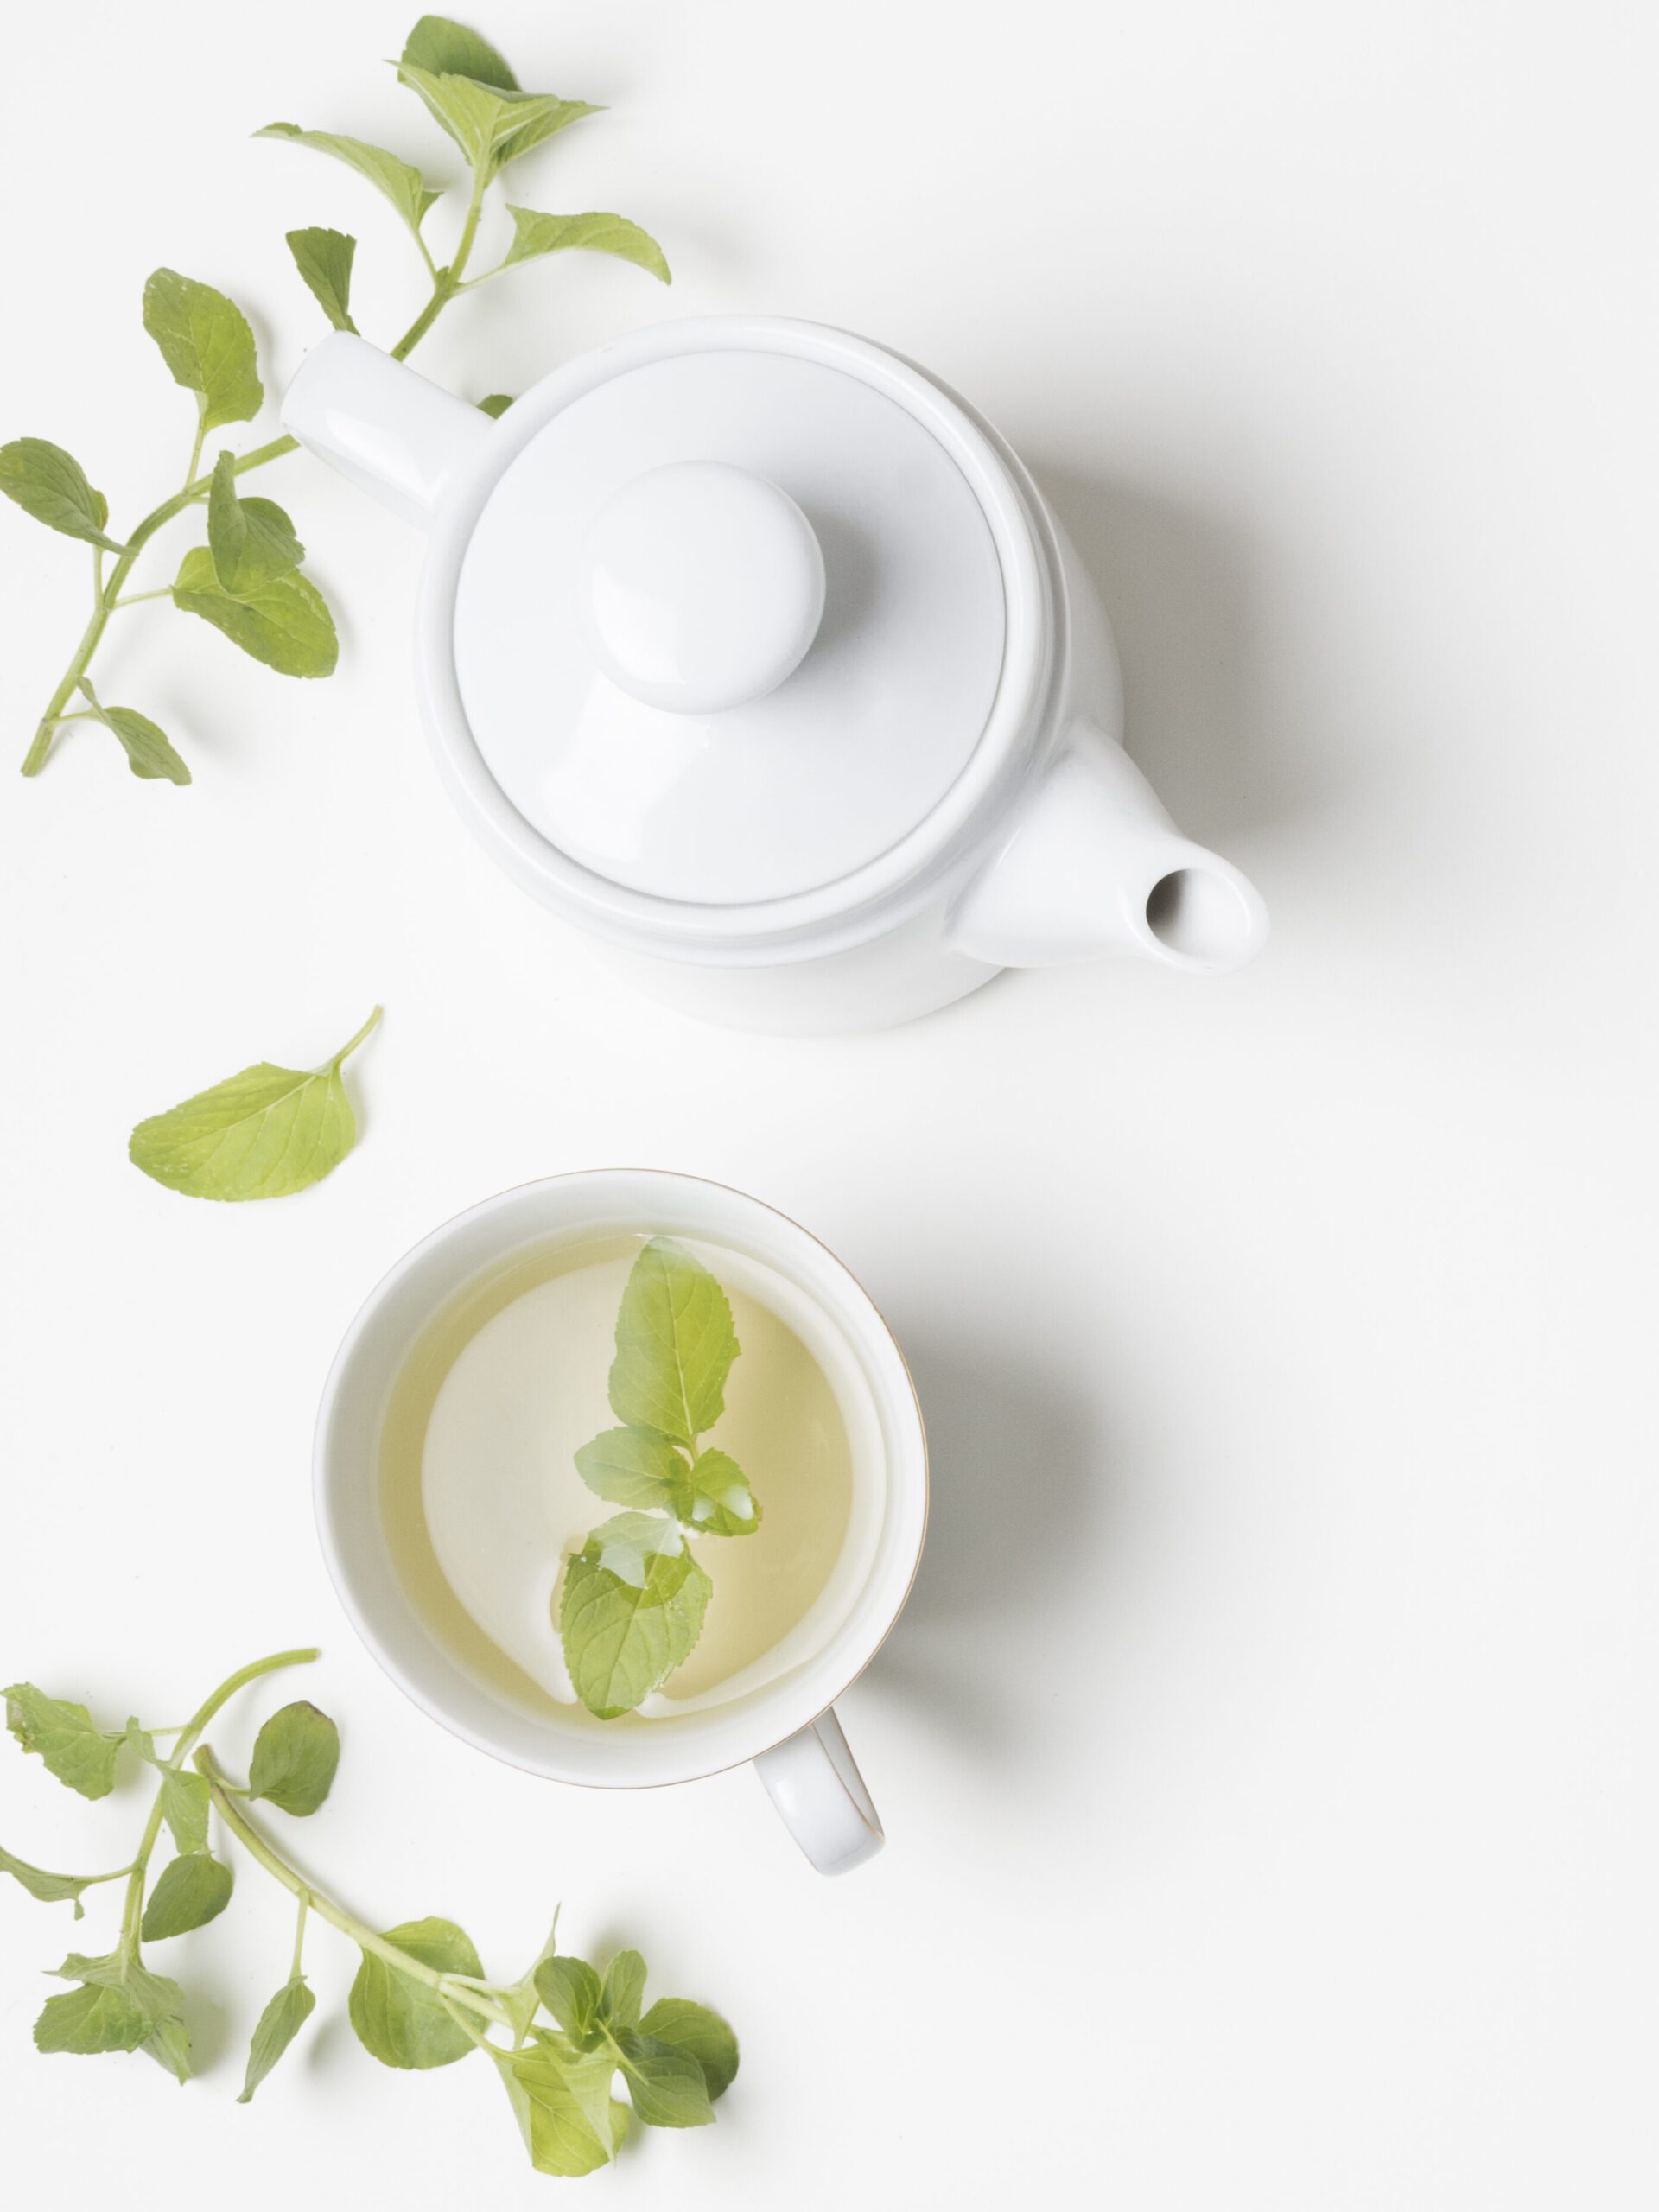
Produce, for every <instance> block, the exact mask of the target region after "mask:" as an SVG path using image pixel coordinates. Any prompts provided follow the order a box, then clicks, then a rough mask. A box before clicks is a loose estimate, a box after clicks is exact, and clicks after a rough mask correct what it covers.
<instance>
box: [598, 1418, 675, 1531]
mask: <svg viewBox="0 0 1659 2212" xmlns="http://www.w3.org/2000/svg"><path fill="white" fill-rule="evenodd" d="M576 1472H577V1473H578V1474H579V1475H580V1476H581V1477H582V1480H583V1482H585V1483H586V1484H587V1485H588V1489H589V1490H590V1491H593V1492H594V1494H595V1496H597V1497H603V1498H608V1499H609V1500H610V1502H611V1503H612V1504H613V1505H632V1506H637V1507H638V1508H639V1510H640V1511H641V1512H644V1513H650V1512H663V1513H672V1512H673V1511H674V1510H675V1500H676V1499H677V1498H678V1497H682V1496H683V1494H684V1493H685V1491H687V1490H688V1488H689V1486H690V1479H691V1466H690V1461H689V1460H688V1459H686V1457H685V1454H684V1453H683V1452H681V1451H679V1450H678V1449H677V1447H676V1446H674V1445H672V1444H671V1443H670V1442H669V1440H668V1439H667V1438H666V1437H665V1436H658V1433H657V1432H656V1431H655V1429H650V1428H607V1430H606V1431H605V1433H604V1434H603V1435H602V1436H596V1437H595V1438H594V1440H593V1442H592V1443H591V1444H584V1445H583V1446H582V1449H581V1451H579V1452H577V1454H576Z"/></svg>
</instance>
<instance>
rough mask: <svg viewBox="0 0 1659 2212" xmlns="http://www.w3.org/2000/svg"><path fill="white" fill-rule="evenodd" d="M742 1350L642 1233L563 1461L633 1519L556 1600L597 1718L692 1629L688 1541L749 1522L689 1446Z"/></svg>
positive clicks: (752, 1505) (717, 1465)
mask: <svg viewBox="0 0 1659 2212" xmlns="http://www.w3.org/2000/svg"><path fill="white" fill-rule="evenodd" d="M740 1350H741V1346H740V1345H739V1344H738V1341H737V1332H736V1330H735V1328H734V1326H733V1324H732V1308H731V1303H730V1301H729V1300H728V1298H727V1296H726V1294H725V1292H724V1291H723V1290H722V1289H721V1287H720V1285H719V1283H718V1282H717V1281H715V1278H714V1276H713V1275H712V1274H710V1273H709V1269H708V1268H705V1267H704V1266H703V1264H702V1262H701V1261H700V1260H698V1259H697V1258H696V1256H695V1255H694V1254H692V1253H690V1252H688V1251H687V1250H686V1249H685V1247H684V1246H683V1245H682V1244H677V1243H674V1242H673V1241H672V1240H671V1238H669V1237H665V1236H653V1237H652V1240H651V1242H650V1243H648V1244H646V1245H645V1246H644V1247H643V1248H642V1249H641V1250H640V1252H639V1256H638V1258H637V1259H636V1260H635V1261H634V1263H633V1265H632V1268H630V1269H629V1271H628V1280H627V1282H626V1285H625V1286H624V1288H623V1292H622V1304H621V1308H620V1312H619V1313H618V1315H617V1320H616V1357H615V1359H614V1361H613V1363H612V1366H611V1371H610V1377H609V1386H608V1387H609V1395H610V1401H611V1410H612V1412H613V1413H614V1414H616V1415H617V1416H618V1418H619V1419H620V1421H621V1422H622V1424H623V1425H622V1427H620V1428H607V1430H606V1431H605V1432H604V1433H603V1434H602V1435H600V1436H596V1437H595V1438H594V1440H593V1441H592V1443H590V1444H584V1445H583V1446H582V1448H581V1450H580V1451H579V1452H577V1453H576V1455H575V1457H576V1471H577V1473H578V1474H579V1475H580V1476H581V1477H582V1480H583V1482H585V1483H586V1484H587V1485H588V1489H589V1490H591V1491H594V1493H595V1494H596V1495H597V1496H598V1497H602V1498H606V1499H607V1500H609V1501H610V1503H613V1504H615V1505H623V1506H626V1507H629V1508H631V1509H632V1510H629V1511H627V1512H625V1513H620V1514H618V1515H617V1516H615V1517H614V1518H613V1519H612V1520H609V1521H607V1522H602V1523H601V1526H600V1527H599V1528H597V1529H594V1530H593V1532H592V1533H591V1534H590V1535H588V1537H587V1539H586V1540H585V1541H584V1542H583V1544H582V1548H580V1550H578V1551H577V1552H576V1553H575V1554H574V1555H573V1556H572V1557H571V1558H570V1559H569V1560H567V1561H566V1563H565V1567H564V1572H563V1577H562V1580H561V1582H560V1584H559V1586H558V1589H557V1592H556V1605H557V1612H558V1623H559V1637H560V1641H561V1643H563V1649H564V1659H565V1664H566V1666H567V1667H568V1668H569V1672H570V1680H571V1681H572V1683H573V1684H574V1686H575V1692H576V1695H577V1696H578V1697H579V1698H580V1699H581V1700H582V1703H583V1704H584V1705H585V1706H586V1707H587V1708H588V1711H589V1712H590V1713H593V1714H594V1716H595V1717H596V1718H597V1719H601V1720H616V1719H620V1718H621V1716H622V1715H623V1714H624V1713H632V1712H633V1711H634V1710H635V1709H636V1708H637V1707H639V1705H640V1703H641V1702H642V1701H643V1700H645V1698H647V1697H649V1696H650V1695H651V1694H652V1692H653V1691H654V1690H657V1689H659V1688H661V1687H662V1685H663V1683H664V1681H667V1679H668V1677H669V1675H671V1674H672V1673H673V1672H674V1670H675V1669H676V1668H677V1667H679V1666H681V1665H683V1662H685V1660H686V1659H687V1658H689V1657H690V1654H691V1651H692V1649H693V1647H694V1646H695V1645H696V1641H697V1638H698V1637H700V1636H701V1635H702V1624H703V1617H704V1615H705V1613H706V1612H707V1611H708V1607H709V1599H710V1598H711V1597H712V1595H713V1593H714V1584H713V1582H712V1580H710V1578H709V1574H708V1573H706V1571H705V1570H704V1568H703V1567H702V1565H701V1564H700V1563H699V1562H698V1560H696V1559H695V1558H694V1557H693V1556H692V1554H691V1552H690V1547H689V1546H688V1544H687V1541H686V1539H687V1537H689V1536H747V1535H753V1532H754V1531H755V1529H758V1528H759V1527H760V1506H759V1504H758V1503H756V1501H755V1497H754V1493H753V1491H752V1490H751V1489H750V1487H749V1483H748V1478H747V1476H746V1475H745V1474H744V1472H743V1470H742V1469H741V1467H740V1466H739V1465H738V1464H737V1462H736V1460H735V1459H733V1458H732V1457H731V1455H730V1453H729V1452H721V1451H719V1450H717V1449H709V1450H702V1449H700V1448H699V1447H700V1440H701V1439H702V1436H703V1435H704V1434H705V1433H707V1431H709V1429H711V1428H712V1427H714V1426H715V1422H716V1421H719V1419H720V1417H721V1414H723V1413H724V1412H725V1410H726V1381H727V1377H728V1376H729V1375H730V1373H731V1370H732V1363H733V1362H734V1360H735V1359H736V1357H737V1356H738V1353H739V1351H740ZM673 2124H675V2125H678V2124H680V2123H673Z"/></svg>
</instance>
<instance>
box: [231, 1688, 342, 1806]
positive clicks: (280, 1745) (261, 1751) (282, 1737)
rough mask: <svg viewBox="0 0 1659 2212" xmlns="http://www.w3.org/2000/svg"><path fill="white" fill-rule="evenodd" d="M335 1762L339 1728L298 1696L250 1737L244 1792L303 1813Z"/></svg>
mask: <svg viewBox="0 0 1659 2212" xmlns="http://www.w3.org/2000/svg"><path fill="white" fill-rule="evenodd" d="M339 1764H340V1731H339V1729H338V1728H336V1727H335V1726H334V1722H333V1721H332V1720H331V1719H329V1718H328V1715H327V1713H319V1712H318V1710H317V1708H316V1707H315V1705H309V1704H308V1703H307V1702H306V1701H305V1700H304V1699H299V1700H296V1702H295V1703H294V1704H292V1705H285V1706H284V1707H283V1709H282V1711H281V1712H280V1713H272V1715H271V1716H270V1719H269V1720H267V1721H266V1723H265V1725H264V1727H263V1728H262V1729H261V1730H260V1731H259V1733H258V1735H257V1738H255V1739H254V1746H253V1760H252V1764H251V1766H250V1767H249V1770H248V1795H249V1796H251V1797H264V1798H268V1799H269V1800H270V1802H271V1803H272V1804H273V1805H275V1806H277V1807H278V1808H279V1809H280V1810H281V1811H283V1812H284V1813H292V1814H294V1815H296V1817H297V1818H300V1819H303V1818H304V1817H305V1816H306V1815H308V1814H310V1813H315V1811H316V1809H317V1808H318V1806H319V1805H321V1802H322V1801H323V1799H324V1798H325V1797H327V1795H328V1792H329V1790H330V1789H331V1788H332V1787H333V1785H334V1770H335V1768H336V1767H337V1766H338V1765H339Z"/></svg>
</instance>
